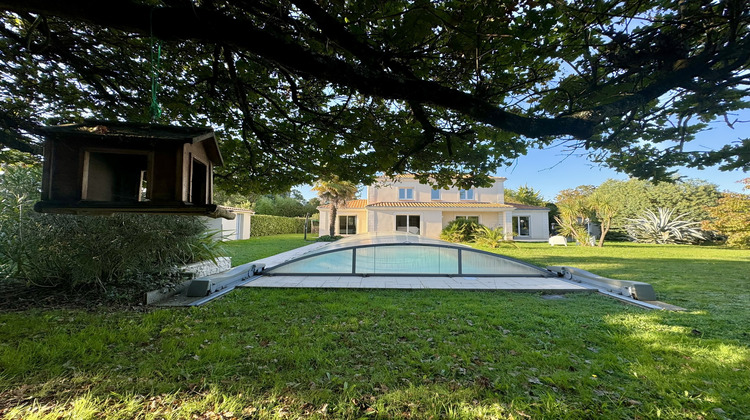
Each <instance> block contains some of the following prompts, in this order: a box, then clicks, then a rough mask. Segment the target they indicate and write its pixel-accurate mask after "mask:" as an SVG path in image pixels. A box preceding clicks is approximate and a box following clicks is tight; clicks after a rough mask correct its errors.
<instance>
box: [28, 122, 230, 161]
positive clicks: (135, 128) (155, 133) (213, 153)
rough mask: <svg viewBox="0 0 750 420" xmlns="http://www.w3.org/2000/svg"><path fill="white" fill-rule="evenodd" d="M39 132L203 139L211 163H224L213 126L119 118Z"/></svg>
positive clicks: (128, 139)
mask: <svg viewBox="0 0 750 420" xmlns="http://www.w3.org/2000/svg"><path fill="white" fill-rule="evenodd" d="M39 131H40V134H41V135H43V136H44V137H46V138H53V139H60V140H66V139H82V138H85V139H90V140H101V141H102V142H108V141H117V142H119V143H133V144H139V143H152V142H154V141H167V142H175V143H191V144H196V143H203V147H204V148H205V149H206V154H207V155H208V158H209V159H211V161H212V162H213V164H214V165H217V166H220V165H222V164H223V163H224V160H223V159H222V157H221V152H220V151H219V145H218V142H217V141H216V136H215V134H214V130H213V129H212V128H210V127H176V126H172V125H160V124H143V123H131V122H120V121H99V120H86V121H84V122H83V123H81V124H64V125H55V126H48V127H43V128H41V129H40V130H39Z"/></svg>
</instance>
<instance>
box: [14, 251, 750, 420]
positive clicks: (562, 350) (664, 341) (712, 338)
mask: <svg viewBox="0 0 750 420" xmlns="http://www.w3.org/2000/svg"><path fill="white" fill-rule="evenodd" d="M267 240H270V241H272V242H273V239H267ZM253 241H254V240H250V241H249V242H247V244H249V245H250V247H253V245H256V246H257V245H258V243H259V242H253ZM234 246H238V245H234V244H233V247H234ZM239 248H243V247H242V246H239ZM233 249H234V251H233V252H235V253H236V254H235V255H237V254H239V253H240V252H244V251H241V250H240V249H236V248H233ZM253 252H255V251H253ZM501 252H502V253H505V254H508V255H511V256H513V257H516V258H521V259H524V260H527V261H530V262H532V263H536V264H539V265H552V264H558V265H572V266H577V267H581V268H584V269H587V270H591V271H593V272H595V273H598V274H602V275H606V276H611V277H618V278H627V279H632V280H641V281H646V282H649V283H652V284H653V285H654V287H655V289H656V291H657V293H658V295H659V298H660V299H661V300H664V301H667V302H669V303H673V304H677V305H680V306H683V307H685V308H687V311H685V312H667V311H649V310H644V309H640V308H637V307H633V306H629V305H625V304H622V303H619V302H617V301H615V300H612V299H610V298H607V297H604V296H599V295H589V294H586V295H568V296H567V297H566V298H564V299H555V300H549V299H545V298H544V296H542V295H537V294H521V293H504V292H469V291H419V290H416V291H397V290H377V291H375V290H290V289H287V290H276V289H275V290H258V289H243V290H236V291H234V292H232V293H230V294H229V295H227V296H225V297H224V298H222V299H219V300H216V301H214V302H212V303H211V304H209V305H207V306H204V307H199V308H190V309H158V310H152V311H147V312H145V313H144V312H139V311H112V310H109V309H107V308H104V307H102V308H101V309H100V310H54V311H42V310H29V311H24V312H20V313H19V312H13V313H0V336H1V337H3V339H2V342H0V410H2V411H0V415H4V416H5V417H6V418H58V417H59V416H67V417H73V418H96V417H108V418H123V419H125V418H128V419H129V418H135V417H139V418H206V419H211V418H233V417H236V418H298V417H311V418H360V417H365V418H367V417H373V418H379V417H380V418H382V417H385V418H394V417H398V418H401V417H411V418H428V417H449V418H483V417H486V418H516V419H519V418H550V419H560V418H563V419H564V418H570V419H577V418H667V419H683V418H690V419H724V418H731V419H739V418H750V392H748V389H750V335H749V334H750V330H748V328H749V327H748V326H750V307H748V306H749V305H748V302H750V274H748V273H749V271H748V270H747V267H748V262H750V253H748V252H747V251H733V250H727V249H722V248H712V247H691V246H649V245H634V244H615V245H610V246H607V247H605V248H603V249H596V248H579V247H567V248H564V247H555V248H551V247H549V246H548V245H546V244H520V245H519V249H510V248H508V249H505V248H504V249H502V250H501ZM248 255H249V254H248ZM257 255H261V254H257ZM245 258H256V257H254V256H253V257H250V256H248V257H245Z"/></svg>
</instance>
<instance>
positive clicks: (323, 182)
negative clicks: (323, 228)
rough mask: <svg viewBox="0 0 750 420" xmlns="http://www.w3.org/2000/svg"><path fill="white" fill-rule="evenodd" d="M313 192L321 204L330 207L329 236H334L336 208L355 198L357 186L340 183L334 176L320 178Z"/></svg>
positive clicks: (346, 182) (349, 183) (344, 182)
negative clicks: (315, 192) (316, 194)
mask: <svg viewBox="0 0 750 420" xmlns="http://www.w3.org/2000/svg"><path fill="white" fill-rule="evenodd" d="M312 189H313V191H317V193H318V197H320V200H321V201H322V202H323V203H326V204H330V206H331V223H330V226H329V235H330V236H334V235H336V213H337V212H338V208H339V207H341V206H343V205H344V204H346V202H347V201H349V200H353V199H354V198H355V197H356V196H357V191H358V190H357V186H356V185H354V184H352V183H351V182H349V181H342V180H340V179H339V177H338V176H336V175H331V176H330V177H328V178H321V179H319V180H318V182H316V183H315V185H314V186H313V188H312Z"/></svg>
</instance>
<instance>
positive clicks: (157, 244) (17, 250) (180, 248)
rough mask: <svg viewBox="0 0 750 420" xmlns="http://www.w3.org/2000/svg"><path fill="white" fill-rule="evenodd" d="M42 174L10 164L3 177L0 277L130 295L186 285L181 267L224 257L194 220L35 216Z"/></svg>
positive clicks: (0, 187)
mask: <svg viewBox="0 0 750 420" xmlns="http://www.w3.org/2000/svg"><path fill="white" fill-rule="evenodd" d="M40 175H41V174H40V170H39V169H38V168H36V167H28V166H19V165H6V166H5V167H3V173H2V175H0V274H2V277H6V278H7V277H14V278H17V279H21V280H25V281H27V282H28V283H31V284H36V285H41V286H54V287H59V288H62V289H75V290H81V289H98V290H99V291H101V292H103V293H105V294H107V295H115V294H117V295H126V294H128V293H131V294H132V293H134V292H143V291H144V290H148V289H153V288H157V287H161V286H163V285H166V284H169V283H170V282H172V281H175V280H179V277H180V273H178V272H177V270H176V268H175V266H177V265H182V264H186V263H190V262H194V261H199V260H203V259H213V258H215V257H216V256H218V255H219V253H220V251H221V250H220V249H219V248H218V246H219V245H217V241H215V240H214V239H213V235H212V234H211V233H210V232H206V227H205V225H204V224H203V222H202V221H201V220H200V219H199V218H196V217H192V216H164V215H141V214H119V215H113V216H72V215H53V214H39V213H35V212H34V211H33V210H32V207H33V204H34V202H35V201H36V200H37V199H38V197H39V191H40V188H39V187H40V179H41V176H40Z"/></svg>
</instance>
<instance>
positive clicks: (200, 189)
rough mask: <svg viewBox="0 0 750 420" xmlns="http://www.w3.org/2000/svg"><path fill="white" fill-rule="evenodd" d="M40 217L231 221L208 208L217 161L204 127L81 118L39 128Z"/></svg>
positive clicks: (216, 148) (227, 215) (211, 206)
mask: <svg viewBox="0 0 750 420" xmlns="http://www.w3.org/2000/svg"><path fill="white" fill-rule="evenodd" d="M41 134H42V136H43V137H44V138H45V144H44V176H43V180H42V200H41V201H40V202H38V203H36V205H35V206H34V209H35V210H36V211H38V212H41V213H61V214H112V213H121V212H126V213H158V214H187V215H202V216H209V217H214V218H216V217H223V218H226V219H234V213H231V212H229V211H227V210H225V209H223V208H221V207H219V206H217V205H215V204H213V168H214V166H221V165H222V164H223V160H222V158H221V153H220V152H219V146H218V143H217V141H216V137H215V135H214V131H213V129H211V128H205V127H198V128H195V127H189V128H188V127H174V126H166V125H154V124H135V123H123V122H110V121H94V120H87V121H85V122H84V123H83V124H68V125H59V126H51V127H44V128H43V129H41Z"/></svg>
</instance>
